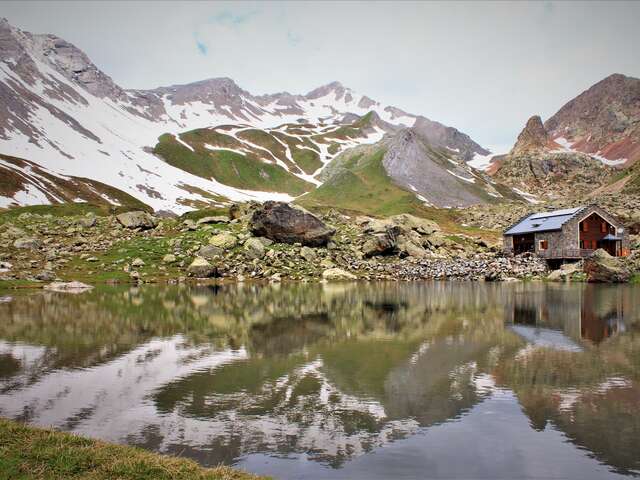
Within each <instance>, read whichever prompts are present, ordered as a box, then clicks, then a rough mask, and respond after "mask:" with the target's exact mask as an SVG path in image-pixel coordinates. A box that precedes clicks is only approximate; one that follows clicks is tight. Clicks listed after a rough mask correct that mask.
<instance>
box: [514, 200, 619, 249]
mask: <svg viewBox="0 0 640 480" xmlns="http://www.w3.org/2000/svg"><path fill="white" fill-rule="evenodd" d="M598 248H602V249H604V250H606V251H607V252H608V253H609V254H610V255H613V256H614V257H625V256H627V255H629V237H628V235H627V232H626V231H625V229H624V226H623V225H622V223H620V221H618V220H617V219H616V218H615V217H614V216H613V215H611V214H610V213H608V212H607V211H605V210H604V209H602V208H600V207H599V206H597V205H590V206H587V207H577V208H569V209H564V210H555V211H553V212H542V213H532V214H530V215H527V216H526V217H524V218H521V219H520V220H518V222H516V223H515V224H514V225H512V226H511V227H509V228H508V229H507V230H506V231H505V232H504V250H505V252H506V253H511V254H514V255H518V254H520V253H525V252H534V253H536V254H538V255H540V256H541V257H543V258H546V259H548V260H577V259H580V258H584V257H586V256H589V255H590V254H591V253H593V251H594V250H596V249H598Z"/></svg>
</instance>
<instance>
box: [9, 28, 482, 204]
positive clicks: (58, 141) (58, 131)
mask: <svg viewBox="0 0 640 480" xmlns="http://www.w3.org/2000/svg"><path fill="white" fill-rule="evenodd" d="M367 115H369V117H368V119H367V121H368V122H369V123H370V124H369V125H368V126H367V128H368V129H369V131H368V132H365V133H367V134H374V136H376V135H377V136H378V137H379V136H380V132H383V131H384V132H385V133H386V132H387V131H391V130H392V129H393V128H402V127H409V126H412V125H414V124H418V125H422V128H423V129H424V131H425V132H426V133H428V135H429V136H430V138H431V139H432V141H433V142H434V143H435V144H437V145H438V146H439V147H443V148H448V149H450V150H451V151H452V155H454V154H460V155H461V156H462V157H463V158H465V159H468V158H473V157H474V156H475V155H485V154H486V153H487V151H486V150H485V149H483V148H482V147H480V146H479V145H478V144H477V143H475V142H473V141H472V140H471V139H470V138H469V137H468V136H466V135H464V134H462V133H461V132H458V131H457V130H456V129H454V128H452V127H447V126H444V125H441V124H439V123H437V122H433V121H430V120H428V119H426V118H425V117H420V116H418V115H414V114H409V113H407V112H405V111H403V110H401V109H399V108H397V107H393V106H384V105H382V104H381V103H379V102H377V101H374V100H372V99H371V98H369V97H367V96H364V95H360V94H357V93H356V92H354V91H353V90H351V89H349V88H347V87H344V86H343V85H341V84H340V83H338V82H333V83H330V84H328V85H325V86H322V87H319V88H317V89H314V90H312V91H311V92H309V93H307V94H306V95H295V94H290V93H286V92H284V93H277V94H272V95H260V96H255V95H252V94H251V93H249V92H247V91H245V90H243V89H242V88H240V87H239V86H238V85H237V84H236V83H235V82H234V81H233V80H231V79H228V78H215V79H209V80H203V81H200V82H194V83H191V84H187V85H173V86H169V87H159V88H156V89H153V90H125V89H123V88H121V87H120V86H118V85H117V84H116V83H115V82H113V80H112V79H111V78H110V77H109V76H108V75H107V74H105V73H104V72H102V71H101V70H100V69H99V68H98V67H97V66H96V65H94V64H93V63H92V62H91V60H90V59H89V58H88V57H87V56H86V55H85V54H84V53H83V52H82V51H81V50H79V49H78V48H77V47H75V46H74V45H72V44H70V43H69V42H66V41H65V40H63V39H61V38H59V37H56V36H53V35H35V34H31V33H29V32H23V31H21V30H20V29H18V28H15V27H13V26H11V25H10V24H9V23H8V21H7V20H6V19H1V20H0V153H3V154H5V155H8V156H11V157H15V158H19V159H22V160H24V161H26V162H33V163H34V164H36V165H38V166H40V167H41V168H43V169H46V170H47V171H48V172H53V173H54V174H58V175H63V176H73V177H77V178H87V179H91V180H92V181H97V182H100V183H102V184H105V185H110V186H112V187H115V188H117V189H120V190H122V191H123V192H124V193H126V194H127V195H131V196H133V197H135V198H137V199H138V200H140V201H143V202H145V203H146V204H148V205H150V206H152V207H153V208H155V209H172V210H176V211H184V210H187V209H189V208H193V207H194V206H198V205H202V204H207V203H212V202H213V203H216V202H218V203H219V202H224V201H228V200H233V201H243V200H260V199H267V198H270V199H275V200H291V199H292V197H291V195H289V194H288V193H287V191H286V189H284V190H279V191H274V190H273V189H269V188H267V189H265V188H261V186H260V185H254V186H252V188H253V189H246V188H239V187H237V186H236V187H234V186H232V185H228V184H225V183H221V182H219V181H217V180H216V179H215V177H212V178H203V177H202V176H201V175H197V174H195V175H194V174H193V173H192V172H190V171H189V170H185V169H184V168H180V167H176V166H175V165H171V164H169V163H167V162H164V161H162V159H160V158H158V157H157V156H156V155H154V152H153V150H154V145H156V144H157V142H158V138H159V137H161V136H162V135H164V134H169V135H173V136H174V137H175V136H176V135H179V136H180V135H182V134H183V133H184V132H188V131H193V130H197V129H207V128H211V127H221V126H223V125H235V126H241V127H242V128H247V127H252V128H255V129H259V130H265V131H266V130H268V129H274V128H278V127H280V126H283V125H295V124H312V125H315V126H316V127H314V128H318V129H323V128H334V127H335V129H336V130H338V129H339V128H340V127H342V126H345V127H349V128H351V125H352V124H354V123H356V122H357V121H358V119H360V118H365V117H367ZM266 133H267V134H269V133H268V132H266ZM364 136H366V137H369V135H364ZM361 137H362V136H361ZM376 138H377V137H376ZM378 139H379V138H378ZM367 141H370V139H369V140H367ZM346 142H348V143H350V145H349V146H354V145H355V144H358V142H357V141H356V139H355V138H354V137H351V138H350V140H348V141H346ZM284 143H287V142H284ZM338 143H340V142H338ZM341 145H342V146H343V147H345V146H347V143H344V142H343V143H342V144H341ZM308 148H310V149H311V150H313V147H312V146H308ZM342 149H343V148H340V149H336V148H334V149H333V150H334V151H333V152H327V156H331V157H333V156H335V155H336V154H337V153H339V151H338V150H342ZM7 168H9V167H7ZM11 168H13V169H15V165H14V166H12V167H11ZM28 173H29V172H26V171H23V172H22V173H21V176H22V177H26V176H27V174H28ZM304 174H305V175H310V173H309V172H305V173H304ZM311 178H313V177H310V178H309V179H307V180H311ZM311 183H317V182H314V181H311ZM265 190H266V191H265ZM43 197H45V198H46V197H47V196H46V192H42V191H40V190H39V187H38V186H37V182H31V183H25V184H24V185H23V186H22V190H20V191H17V192H15V195H14V196H12V197H0V206H8V205H19V204H25V202H27V203H28V202H29V201H30V200H29V199H30V198H40V199H42V198H43Z"/></svg>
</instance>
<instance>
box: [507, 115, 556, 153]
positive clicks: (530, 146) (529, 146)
mask: <svg viewBox="0 0 640 480" xmlns="http://www.w3.org/2000/svg"><path fill="white" fill-rule="evenodd" d="M548 143H549V135H548V134H547V131H546V130H545V129H544V125H542V119H541V118H540V117H539V116H538V115H534V116H533V117H531V118H530V119H529V120H528V121H527V124H526V125H525V127H524V129H523V130H522V132H520V135H518V140H516V144H515V145H514V146H513V149H512V150H511V155H522V154H526V153H535V152H539V151H541V150H544V149H545V148H546V147H547V144H548Z"/></svg>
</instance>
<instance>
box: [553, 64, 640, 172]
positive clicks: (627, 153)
mask: <svg viewBox="0 0 640 480" xmlns="http://www.w3.org/2000/svg"><path fill="white" fill-rule="evenodd" d="M639 119H640V79H637V78H633V77H627V76H625V75H621V74H618V73H616V74H613V75H610V76H608V77H607V78H605V79H603V80H601V81H600V82H598V83H596V84H595V85H593V86H592V87H591V88H589V89H588V90H586V91H584V92H583V93H581V94H580V95H578V96H577V97H576V98H574V99H573V100H571V101H569V102H568V103H567V104H565V105H564V106H563V107H562V108H561V109H560V110H558V112H557V113H556V114H555V115H553V116H552V117H551V118H549V119H548V120H547V121H546V122H545V128H546V130H547V131H548V132H549V134H550V135H551V137H552V138H554V139H556V138H560V137H562V138H563V139H565V140H566V141H567V142H569V143H570V144H571V148H572V149H575V150H578V151H581V152H584V153H599V154H600V155H601V156H602V157H605V158H608V159H611V160H615V159H627V162H628V163H627V165H630V164H632V163H633V162H634V161H636V160H638V159H640V123H639Z"/></svg>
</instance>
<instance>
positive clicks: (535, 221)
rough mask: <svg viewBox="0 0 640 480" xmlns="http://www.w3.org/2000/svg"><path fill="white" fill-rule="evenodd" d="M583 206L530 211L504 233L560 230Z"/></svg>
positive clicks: (514, 233) (516, 233) (515, 233)
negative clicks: (536, 211) (537, 211)
mask: <svg viewBox="0 0 640 480" xmlns="http://www.w3.org/2000/svg"><path fill="white" fill-rule="evenodd" d="M584 208H585V207H576V208H566V209H564V210H554V211H553V212H542V213H532V214H531V215H528V216H526V217H525V218H523V219H521V220H520V221H519V222H517V223H516V224H514V225H512V226H511V227H509V229H507V231H505V232H504V234H505V235H519V234H523V233H536V232H549V231H553V230H560V229H561V228H562V225H564V224H565V223H566V222H567V221H569V220H571V219H572V218H573V217H575V216H576V214H578V212H580V211H582V210H584Z"/></svg>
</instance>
